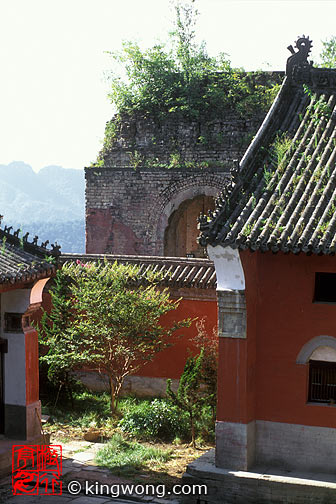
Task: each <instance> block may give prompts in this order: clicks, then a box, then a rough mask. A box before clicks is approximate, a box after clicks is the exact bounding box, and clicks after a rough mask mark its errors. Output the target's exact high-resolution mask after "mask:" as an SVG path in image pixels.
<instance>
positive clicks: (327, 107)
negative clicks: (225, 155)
mask: <svg viewBox="0 0 336 504" xmlns="http://www.w3.org/2000/svg"><path fill="white" fill-rule="evenodd" d="M300 40H304V39H303V38H302V39H300ZM306 40H307V39H306ZM308 40H309V39H308ZM295 54H297V53H295ZM292 63H293V62H292ZM289 71H290V73H289V75H287V76H286V79H285V81H284V83H283V85H282V88H281V90H280V92H279V94H278V96H277V98H276V100H275V102H274V104H273V106H272V108H271V110H270V112H269V113H268V115H267V117H266V119H265V121H264V123H263V125H262V126H261V128H260V130H259V132H258V133H257V135H256V137H255V139H254V141H253V142H252V144H251V145H250V147H249V149H248V150H247V152H246V154H245V156H244V157H243V159H242V161H241V163H240V165H239V168H238V169H236V170H235V172H234V173H233V174H232V180H231V181H229V182H228V184H227V186H226V187H225V188H224V190H223V192H222V194H221V196H220V197H219V198H218V199H217V201H216V208H215V211H214V212H212V213H210V214H209V215H208V216H202V217H201V218H200V229H201V236H200V238H199V241H200V242H201V244H202V245H203V246H204V245H206V244H212V245H218V244H221V245H223V246H231V247H233V248H237V247H238V248H239V249H250V250H261V251H267V250H271V251H273V252H278V251H283V252H293V253H298V252H306V253H308V252H312V253H323V254H333V253H335V251H336V70H330V69H317V68H314V67H312V66H311V65H308V63H307V62H306V60H303V61H301V63H300V64H298V65H296V66H295V65H292V66H290V67H289ZM305 82H306V83H307V84H305Z"/></svg>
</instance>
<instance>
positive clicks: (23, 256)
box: [0, 227, 58, 475]
mask: <svg viewBox="0 0 336 504" xmlns="http://www.w3.org/2000/svg"><path fill="white" fill-rule="evenodd" d="M10 230H11V228H9V229H8V228H7V227H5V229H0V240H1V243H2V245H1V248H0V315H1V317H0V321H1V323H0V475H2V474H4V473H6V472H8V471H9V470H10V469H11V446H12V445H13V444H23V443H25V444H41V443H43V442H44V440H43V436H42V434H41V404H40V401H39V386H38V376H39V362H38V338H37V332H36V330H35V329H34V328H33V327H32V323H31V321H32V317H33V314H34V313H35V311H36V310H37V309H38V308H39V307H40V306H41V302H42V291H43V288H44V286H45V284H46V282H47V281H48V279H49V278H50V276H51V275H53V274H54V273H55V269H56V266H55V265H54V264H53V262H54V258H53V255H55V254H56V255H57V254H58V247H55V246H54V245H53V246H52V247H53V250H52V251H50V250H47V249H46V247H45V246H38V245H37V237H35V239H34V240H33V242H28V240H27V238H28V233H27V235H25V236H24V237H23V238H19V230H18V231H17V232H15V233H11V232H10ZM43 245H46V244H43Z"/></svg>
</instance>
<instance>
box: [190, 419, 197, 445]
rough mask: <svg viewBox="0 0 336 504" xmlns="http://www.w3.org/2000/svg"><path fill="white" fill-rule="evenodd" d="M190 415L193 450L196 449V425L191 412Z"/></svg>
mask: <svg viewBox="0 0 336 504" xmlns="http://www.w3.org/2000/svg"><path fill="white" fill-rule="evenodd" d="M189 415H190V426H191V444H192V446H193V448H196V441H195V424H194V417H193V414H192V412H191V411H189Z"/></svg>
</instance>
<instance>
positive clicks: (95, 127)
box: [0, 0, 336, 171]
mask: <svg viewBox="0 0 336 504" xmlns="http://www.w3.org/2000/svg"><path fill="white" fill-rule="evenodd" d="M196 7H197V8H198V10H199V11H200V14H201V15H200V19H199V23H198V28H197V33H198V37H199V40H200V41H201V40H205V41H206V43H207V48H208V52H209V54H211V55H215V54H217V53H218V52H220V51H223V52H226V53H228V54H229V56H230V59H231V62H232V64H233V65H234V66H242V67H244V68H245V69H246V70H254V69H260V68H263V69H270V70H271V69H274V70H284V69H285V65H286V59H287V57H288V56H289V55H290V53H289V52H288V50H287V49H286V47H287V46H288V45H289V44H293V43H294V41H295V40H296V38H297V36H299V35H302V34H305V35H309V36H310V38H311V39H313V41H314V49H313V54H312V56H311V57H312V59H313V60H315V61H316V60H317V55H318V54H319V52H320V50H321V43H320V42H321V40H325V39H326V38H329V37H330V36H332V35H334V34H336V26H335V20H336V0H318V1H315V0H197V1H196ZM172 19H173V14H172V11H171V10H170V2H169V0H2V1H0V69H1V78H0V164H7V163H9V162H11V161H14V160H15V161H25V162H26V163H28V164H30V165H31V166H32V167H33V169H34V170H35V171H38V170H39V169H40V168H42V167H43V166H47V165H50V164H58V165H62V166H64V167H65V168H78V169H80V168H83V167H84V166H88V165H89V164H90V163H91V162H92V161H94V160H95V159H96V156H97V154H98V151H99V150H100V148H101V140H102V138H103V136H104V127H105V123H106V121H107V120H109V119H110V118H111V117H112V112H113V111H112V106H111V104H110V103H109V101H108V99H107V97H106V94H107V84H106V82H105V81H104V72H106V71H108V69H109V68H110V67H111V60H110V58H109V56H108V55H107V54H105V53H104V51H111V50H117V49H119V48H120V47H121V42H122V40H130V39H133V40H134V39H135V40H137V41H138V42H139V43H140V44H141V45H142V46H143V47H148V46H151V45H152V44H153V43H154V42H155V41H157V40H158V39H161V40H165V39H166V38H167V33H168V31H169V30H170V29H171V27H172V24H171V22H172Z"/></svg>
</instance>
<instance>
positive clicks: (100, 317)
mask: <svg viewBox="0 0 336 504" xmlns="http://www.w3.org/2000/svg"><path fill="white" fill-rule="evenodd" d="M57 275H58V276H59V277H63V278H67V279H70V282H69V285H68V288H69V294H70V297H69V298H67V299H66V300H64V298H62V299H58V298H57V299H56V298H54V300H55V301H57V303H56V306H57V304H58V303H61V304H62V303H63V302H64V301H65V302H66V303H67V306H68V307H69V303H70V304H71V308H70V312H69V313H70V314H71V315H70V318H69V317H68V318H67V319H66V321H64V320H63V319H62V318H59V317H56V316H54V310H55V307H54V308H53V309H52V312H51V314H50V316H49V317H50V320H51V321H52V324H53V328H52V330H53V333H52V337H50V332H48V331H42V332H41V337H42V338H43V339H44V341H45V343H46V344H48V345H49V344H50V342H52V343H53V344H52V346H51V347H50V350H49V354H48V359H49V362H50V363H51V364H53V363H54V362H56V361H57V360H58V359H59V356H60V353H63V354H64V359H66V362H67V364H68V365H69V367H70V366H71V368H72V369H74V368H75V367H76V368H78V367H79V366H83V365H85V366H88V367H89V368H90V369H92V370H97V371H99V372H100V373H104V374H106V375H107V376H108V378H109V383H110V392H111V411H112V412H114V411H115V409H116V406H117V401H118V397H119V394H120V391H121V387H122V384H123V381H124V379H125V377H126V376H127V375H129V374H131V373H134V372H135V371H137V370H138V369H139V368H140V366H142V365H143V364H144V363H146V362H148V361H150V360H152V359H153V357H154V356H155V355H156V354H157V353H158V352H160V351H161V350H163V349H164V348H166V347H167V346H169V345H170V344H171V342H172V335H173V333H174V332H175V331H176V329H178V328H181V327H186V326H189V325H190V323H191V320H190V319H186V320H183V321H180V322H177V323H176V324H175V325H174V326H173V327H165V326H163V325H161V323H160V317H161V316H162V315H164V314H165V313H167V312H169V311H171V310H174V309H176V308H177V306H178V301H172V300H170V299H169V292H168V290H167V289H164V290H159V289H158V287H157V283H158V280H159V278H160V276H159V275H158V274H155V273H153V272H148V274H147V276H146V282H147V285H145V286H142V285H140V286H139V267H137V266H132V265H123V264H117V263H114V264H110V263H108V262H105V263H103V264H101V263H99V264H95V263H89V264H76V265H75V264H67V265H64V266H63V269H62V271H59V272H58V273H57ZM55 296H57V293H56V292H55ZM65 322H66V323H65ZM62 331H63V332H62ZM57 342H59V344H60V347H59V348H56V347H57V344H56V343H57Z"/></svg>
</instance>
